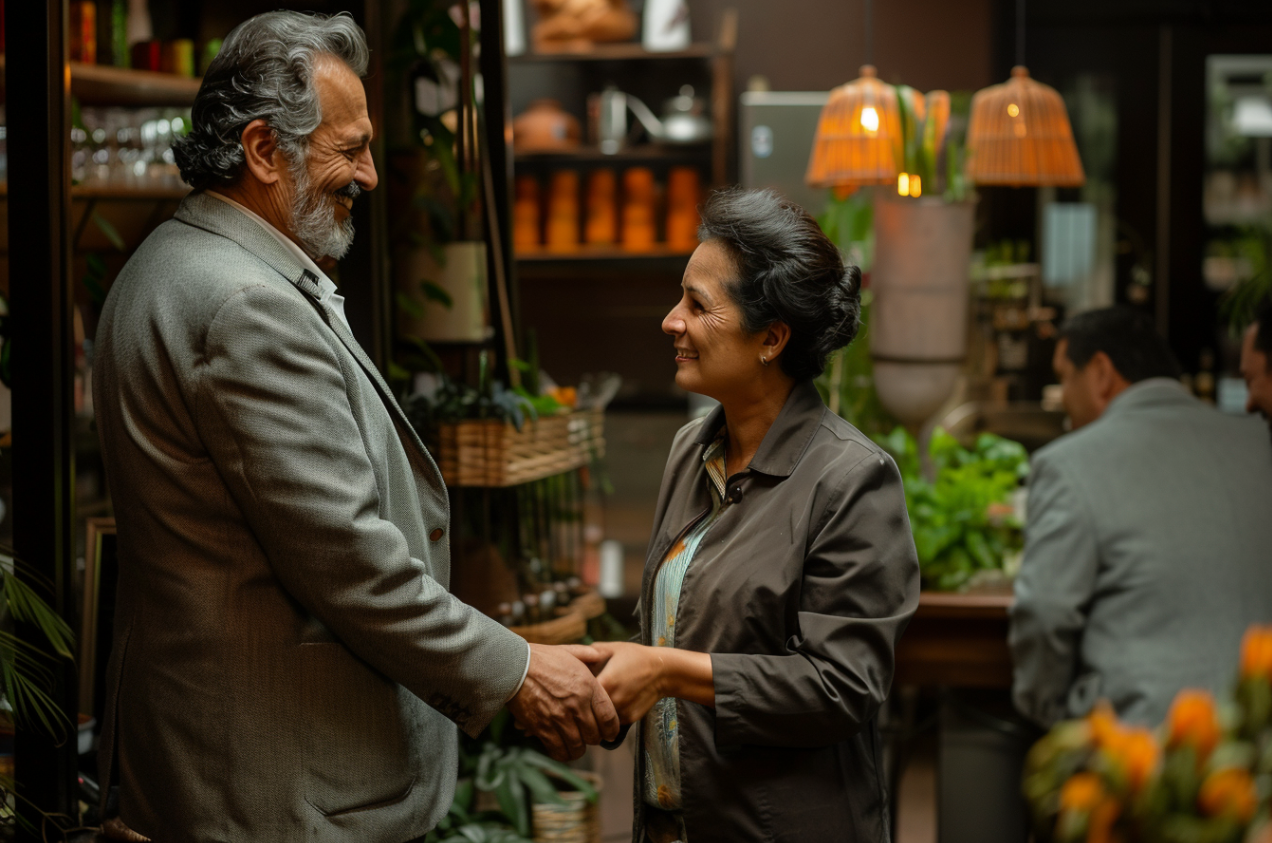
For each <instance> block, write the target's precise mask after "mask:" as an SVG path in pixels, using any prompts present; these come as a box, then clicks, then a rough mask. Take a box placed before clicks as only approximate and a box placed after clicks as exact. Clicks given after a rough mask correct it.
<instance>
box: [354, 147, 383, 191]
mask: <svg viewBox="0 0 1272 843" xmlns="http://www.w3.org/2000/svg"><path fill="white" fill-rule="evenodd" d="M353 180H354V181H356V182H357V183H358V187H360V188H362V189H363V190H375V186H376V185H377V184H379V183H380V177H379V176H378V175H376V172H375V161H374V160H372V158H371V148H370V147H367V148H366V149H364V150H362V154H361V155H359V156H358V169H357V171H355V172H354V174H353Z"/></svg>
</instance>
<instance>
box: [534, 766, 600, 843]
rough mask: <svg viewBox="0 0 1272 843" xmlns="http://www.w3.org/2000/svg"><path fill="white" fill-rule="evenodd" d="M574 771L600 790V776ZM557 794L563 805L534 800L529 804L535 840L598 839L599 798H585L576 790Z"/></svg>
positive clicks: (588, 842) (584, 842)
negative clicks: (592, 800) (593, 800)
mask: <svg viewBox="0 0 1272 843" xmlns="http://www.w3.org/2000/svg"><path fill="white" fill-rule="evenodd" d="M575 772H577V773H578V775H580V776H581V777H583V778H585V779H587V780H588V781H589V782H591V784H592V786H593V787H595V788H596V789H597V791H598V792H599V791H600V789H601V777H600V776H598V775H597V774H596V773H589V772H586V771H583V770H576V771H575ZM561 798H562V799H564V800H565V804H564V805H551V804H541V803H538V802H536V803H535V804H534V805H532V806H531V809H530V810H531V825H532V827H533V829H534V841H535V843H600V841H601V812H600V800H599V799H597V800H596V801H595V802H588V801H587V799H586V798H584V796H583V794H582V793H579V792H577V791H566V792H563V793H562V794H561Z"/></svg>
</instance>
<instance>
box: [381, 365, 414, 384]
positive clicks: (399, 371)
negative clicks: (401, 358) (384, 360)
mask: <svg viewBox="0 0 1272 843" xmlns="http://www.w3.org/2000/svg"><path fill="white" fill-rule="evenodd" d="M384 374H385V380H390V381H409V380H410V379H411V373H410V372H409V371H408V370H407V369H405V368H403V367H402V366H401V365H399V364H398V363H395V362H394V361H392V360H390V361H389V366H388V371H387V372H385V373H384Z"/></svg>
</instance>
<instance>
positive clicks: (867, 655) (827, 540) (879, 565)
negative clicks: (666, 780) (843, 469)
mask: <svg viewBox="0 0 1272 843" xmlns="http://www.w3.org/2000/svg"><path fill="white" fill-rule="evenodd" d="M821 521H822V523H821V524H820V525H817V526H815V527H814V529H813V531H812V532H811V534H810V535H809V539H808V551H807V554H806V556H805V561H804V571H803V582H802V590H801V596H800V611H799V633H798V634H797V635H795V636H792V637H791V639H790V640H789V641H788V642H787V650H788V654H786V655H756V654H744V653H712V654H711V668H712V672H713V678H714V683H715V698H716V727H715V729H716V744H717V746H731V745H740V744H755V745H764V746H786V747H819V746H828V745H831V744H834V743H839V742H840V741H843V740H846V739H847V738H850V737H852V736H853V735H854V734H856V733H857V732H858V731H859V730H860V729H861V728H862V727H863V726H865V725H866V724H868V723H869V722H870V721H871V719H872V718H873V717H874V716H875V713H876V712H877V711H878V709H879V706H880V705H881V704H882V703H883V700H884V699H885V698H886V697H887V695H888V691H889V689H890V687H891V685H892V674H893V670H894V665H895V659H894V650H895V648H896V644H897V641H898V640H899V639H900V637H901V633H902V632H903V631H904V630H905V627H906V624H908V623H909V620H910V617H911V616H912V615H913V614H914V611H915V609H916V608H917V607H918V602H919V561H918V556H917V554H916V553H915V550H914V537H913V535H912V534H911V532H910V522H909V518H908V517H907V515H906V509H905V493H904V491H903V489H902V486H901V476H900V474H899V473H898V472H897V469H896V466H895V465H894V464H893V462H892V460H891V459H889V458H888V457H887V456H884V455H880V454H876V453H871V454H870V455H868V456H867V457H865V458H864V459H862V460H860V461H859V462H858V463H857V464H856V465H855V466H854V467H853V468H852V469H851V470H849V471H848V472H847V473H846V476H845V477H844V479H843V481H842V482H841V483H840V486H839V488H837V489H836V490H835V492H834V493H833V494H832V495H831V496H830V498H829V500H828V504H827V507H826V509H825V511H824V513H823V514H822V516H821Z"/></svg>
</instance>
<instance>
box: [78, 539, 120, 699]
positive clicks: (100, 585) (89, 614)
mask: <svg viewBox="0 0 1272 843" xmlns="http://www.w3.org/2000/svg"><path fill="white" fill-rule="evenodd" d="M84 557H85V558H84V615H83V623H82V624H81V626H80V654H79V655H80V703H79V707H80V711H81V712H83V713H84V714H91V715H92V716H94V717H96V718H97V722H98V723H100V722H102V720H101V718H102V710H103V708H104V707H105V700H104V699H103V698H102V697H103V695H104V689H105V687H106V663H107V662H108V661H109V660H110V648H111V643H112V641H113V638H114V635H113V633H114V628H115V594H116V591H117V590H118V585H119V553H118V549H117V546H116V543H115V519H114V518H90V519H88V539H87V541H86V542H85V544H84Z"/></svg>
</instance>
